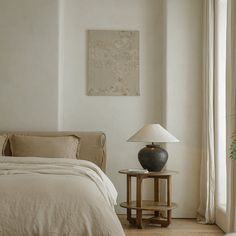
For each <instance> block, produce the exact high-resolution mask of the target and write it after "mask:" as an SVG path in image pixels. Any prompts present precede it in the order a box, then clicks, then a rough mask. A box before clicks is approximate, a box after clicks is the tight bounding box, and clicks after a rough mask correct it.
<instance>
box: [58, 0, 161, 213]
mask: <svg viewBox="0 0 236 236" xmlns="http://www.w3.org/2000/svg"><path fill="white" fill-rule="evenodd" d="M162 20H163V16H162V1H161V0H149V1H146V0H119V1H114V0H112V1H111V0H99V1H96V0H70V1H64V11H63V21H64V27H62V28H61V31H62V32H63V35H64V37H63V40H62V41H63V42H64V43H63V44H62V47H63V50H62V51H63V53H62V54H63V61H64V67H63V71H64V73H63V81H62V82H63V86H62V91H61V93H62V94H61V95H62V98H63V99H62V103H61V108H60V110H61V120H60V124H61V127H60V129H61V130H102V131H104V132H105V133H106V135H107V151H108V162H107V174H108V175H109V177H110V178H111V179H112V181H113V182H114V184H115V186H116V187H117V189H118V191H119V199H118V201H119V202H120V201H121V200H123V201H124V200H125V194H126V187H125V181H126V179H125V176H122V175H120V174H118V170H120V169H124V168H135V167H140V166H139V162H138V160H137V152H138V150H139V149H140V148H141V147H142V146H143V145H144V144H134V143H127V142H126V140H127V139H128V138H129V137H130V136H131V135H132V134H133V133H134V132H136V130H137V129H139V128H141V127H142V126H143V125H144V124H146V123H150V122H161V119H162V70H163V60H162V58H163V56H162V49H163V47H162V43H163V42H162V37H163V32H162V27H163V21H162ZM88 29H117V30H139V31H140V85H141V86H140V88H141V96H138V97H122V96H121V97H91V96H86V77H87V75H86V63H87V38H86V35H87V30H88ZM119 211H120V209H119Z"/></svg>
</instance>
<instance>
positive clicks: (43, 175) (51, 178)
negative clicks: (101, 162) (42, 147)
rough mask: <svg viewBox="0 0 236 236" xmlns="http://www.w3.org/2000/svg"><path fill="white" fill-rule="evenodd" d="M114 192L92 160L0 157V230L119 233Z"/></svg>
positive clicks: (44, 235)
mask: <svg viewBox="0 0 236 236" xmlns="http://www.w3.org/2000/svg"><path fill="white" fill-rule="evenodd" d="M116 198H117V191H116V189H115V187H114V186H113V184H112V183H111V181H110V180H109V178H108V177H107V176H106V175H105V174H104V173H103V172H102V171H101V170H100V169H99V168H98V167H97V166H96V165H95V164H93V163H91V162H88V161H84V160H73V159H62V158H38V157H0V209H1V211H0V235H10V236H14V235H17V236H21V235H22V236H28V235H31V236H32V235H38V236H41V235H42V236H47V235H57V236H60V235H63V236H67V235H68V236H74V235H76V236H78V235H124V232H123V229H122V227H121V225H120V222H119V220H118V218H117V216H116V214H115V212H114V204H116Z"/></svg>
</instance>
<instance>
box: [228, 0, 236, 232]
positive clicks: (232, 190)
mask: <svg viewBox="0 0 236 236" xmlns="http://www.w3.org/2000/svg"><path fill="white" fill-rule="evenodd" d="M226 58H227V64H226V65H227V73H226V95H227V98H226V104H227V109H226V113H227V114H226V119H227V150H228V153H227V156H229V152H230V145H231V143H232V141H233V139H236V1H235V0H228V21H227V55H226ZM227 216H228V219H227V222H228V232H236V160H230V159H228V161H227Z"/></svg>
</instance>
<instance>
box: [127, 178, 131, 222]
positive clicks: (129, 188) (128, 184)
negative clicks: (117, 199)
mask: <svg viewBox="0 0 236 236" xmlns="http://www.w3.org/2000/svg"><path fill="white" fill-rule="evenodd" d="M130 202H131V176H130V175H127V204H130ZM127 220H128V221H129V223H131V222H132V218H131V209H128V208H127Z"/></svg>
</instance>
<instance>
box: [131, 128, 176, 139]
mask: <svg viewBox="0 0 236 236" xmlns="http://www.w3.org/2000/svg"><path fill="white" fill-rule="evenodd" d="M127 141H128V142H151V143H152V142H153V143H175V142H179V140H178V139H177V138H176V137H174V136H173V135H172V134H170V133H169V132H168V131H167V130H166V129H164V128H163V127H162V126H161V125H159V124H148V125H145V126H144V127H143V128H142V129H140V130H139V131H138V132H137V133H135V134H134V135H133V136H131V137H130V138H129V139H128V140H127Z"/></svg>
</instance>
